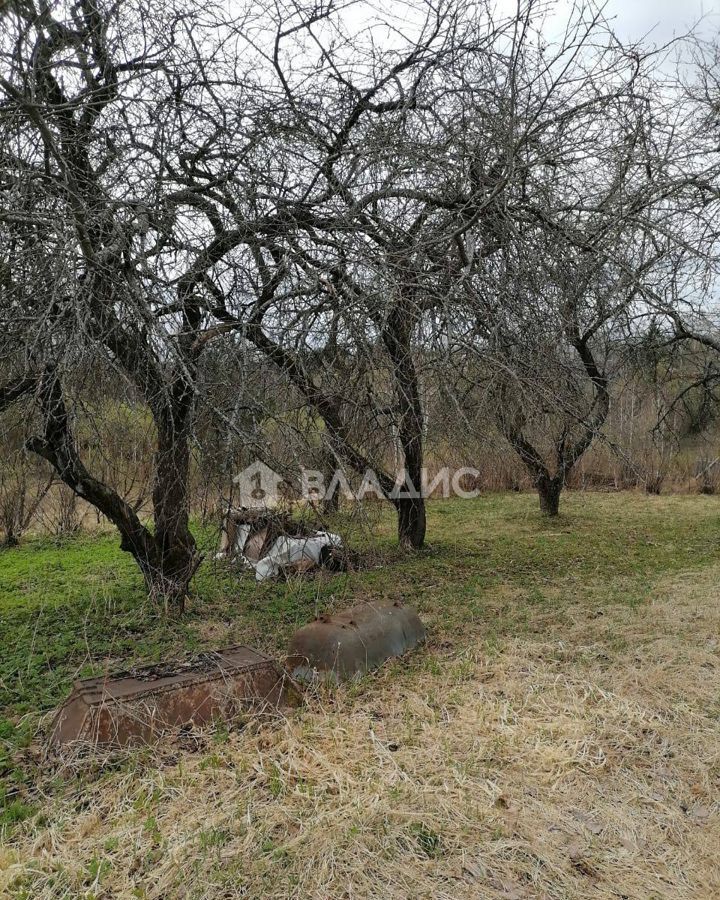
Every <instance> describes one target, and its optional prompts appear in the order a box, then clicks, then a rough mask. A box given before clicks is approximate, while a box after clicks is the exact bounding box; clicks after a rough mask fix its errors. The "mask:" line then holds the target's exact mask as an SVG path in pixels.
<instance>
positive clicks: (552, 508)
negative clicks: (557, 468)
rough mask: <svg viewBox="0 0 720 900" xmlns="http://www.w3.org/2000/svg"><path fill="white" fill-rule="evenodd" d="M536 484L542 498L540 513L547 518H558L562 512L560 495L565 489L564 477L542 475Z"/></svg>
mask: <svg viewBox="0 0 720 900" xmlns="http://www.w3.org/2000/svg"><path fill="white" fill-rule="evenodd" d="M536 483H537V490H538V496H539V497H540V511H541V512H542V514H543V515H545V516H550V517H554V516H557V515H558V513H559V512H560V493H561V491H562V489H563V479H562V477H561V476H558V475H555V476H554V477H550V476H549V475H541V476H540V478H539V479H538V480H537V482H536Z"/></svg>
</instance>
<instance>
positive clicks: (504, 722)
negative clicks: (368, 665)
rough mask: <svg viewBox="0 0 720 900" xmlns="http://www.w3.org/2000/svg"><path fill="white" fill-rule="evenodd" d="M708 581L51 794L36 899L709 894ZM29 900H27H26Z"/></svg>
mask: <svg viewBox="0 0 720 900" xmlns="http://www.w3.org/2000/svg"><path fill="white" fill-rule="evenodd" d="M719 583H720V568H710V569H706V570H704V571H701V572H693V573H689V574H688V575H687V576H676V577H674V578H672V579H670V580H666V581H664V582H663V583H662V589H661V590H660V591H656V592H655V599H654V601H653V603H652V604H651V605H650V606H645V607H640V608H637V609H630V608H628V607H619V606H611V607H608V606H606V607H603V610H602V614H600V612H599V611H596V612H595V613H593V612H592V610H590V611H589V610H588V608H587V605H585V606H580V605H578V606H577V607H575V606H572V605H571V606H570V608H569V618H570V620H571V621H572V625H571V627H570V628H569V629H568V630H567V635H566V637H565V639H564V640H563V641H562V642H561V643H558V642H552V643H550V642H543V641H538V640H533V639H529V638H522V639H515V640H511V641H508V642H506V643H504V644H503V645H502V646H499V647H497V649H496V650H493V652H492V653H487V652H485V653H480V652H478V651H477V650H476V649H474V648H476V647H477V646H479V642H478V640H477V638H476V636H474V635H472V634H469V633H468V634H466V635H463V636H458V638H457V639H456V640H454V641H453V643H452V645H451V644H449V643H448V642H445V643H442V644H440V643H439V644H436V645H431V646H430V647H429V648H428V649H427V650H423V651H420V652H419V653H416V654H415V655H413V656H412V657H411V658H410V659H408V660H404V661H402V662H401V663H398V664H395V665H393V666H390V667H387V668H386V669H385V670H383V671H382V672H380V673H379V674H378V675H377V676H376V677H374V678H372V679H369V680H368V681H366V682H365V683H364V684H363V685H362V687H361V689H358V688H350V689H346V690H341V691H340V692H338V693H336V694H334V695H325V696H319V697H317V698H315V699H313V700H312V701H311V702H310V704H309V706H308V707H306V708H305V709H304V710H302V711H300V712H299V713H298V714H296V715H294V716H293V717H292V718H290V719H287V720H284V721H280V722H275V723H273V722H269V723H265V724H262V725H258V726H253V727H250V728H247V729H246V730H245V731H244V732H239V733H231V734H230V736H229V737H228V738H227V740H224V741H223V742H218V743H214V744H212V745H211V748H210V750H209V751H206V752H204V753H198V754H190V753H181V754H180V755H179V756H178V758H177V759H176V760H175V761H174V762H173V761H168V760H167V759H166V760H164V761H163V762H162V763H161V764H159V765H148V764H146V763H145V764H143V765H142V766H134V767H130V768H126V769H124V770H121V771H116V772H112V773H109V774H107V775H106V776H105V777H104V778H102V779H100V780H94V781H93V782H92V784H90V785H89V786H88V787H86V788H84V789H83V793H82V795H81V796H73V797H67V796H66V797H64V798H63V799H49V800H48V805H47V810H46V812H47V823H46V825H45V826H44V827H41V828H40V829H38V828H37V827H35V828H34V829H33V830H30V829H29V828H28V829H27V830H26V831H25V832H24V833H23V832H21V833H20V835H19V836H16V837H17V840H16V841H15V843H14V844H13V845H12V846H10V845H5V846H2V845H0V893H1V892H5V894H6V895H8V896H27V897H32V898H38V900H40V898H59V897H68V898H70V897H72V898H76V897H98V898H100V897H103V898H106V897H107V898H132V897H146V898H153V900H160V898H163V900H164V898H185V897H187V898H190V897H197V898H213V900H217V898H235V897H251V898H288V897H301V898H318V900H320V898H333V900H334V898H438V900H440V898H447V900H458V898H504V900H511V898H516V900H519V898H546V897H547V898H562V900H571V898H594V900H595V898H597V900H605V898H608V900H609V898H622V897H625V898H637V900H648V898H653V897H655V898H708V900H709V898H714V897H718V896H720V867H719V866H718V862H717V853H718V848H719V847H720V815H719V807H718V783H719V779H720V740H719V736H720V729H719V727H718V714H719V713H720V655H719V652H718V637H719V636H720V629H719V625H720V606H719V605H718V603H717V596H718V591H717V585H718V584H719ZM23 892H24V894H23Z"/></svg>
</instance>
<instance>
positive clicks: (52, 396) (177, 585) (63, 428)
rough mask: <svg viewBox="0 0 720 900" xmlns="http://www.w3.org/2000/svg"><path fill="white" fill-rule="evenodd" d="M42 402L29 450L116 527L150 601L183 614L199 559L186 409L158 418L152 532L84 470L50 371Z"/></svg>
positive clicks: (108, 488)
mask: <svg viewBox="0 0 720 900" xmlns="http://www.w3.org/2000/svg"><path fill="white" fill-rule="evenodd" d="M41 403H42V409H43V415H44V429H43V432H44V433H43V436H42V437H37V438H34V439H33V440H31V441H29V443H28V446H29V449H31V450H32V451H34V452H35V453H38V454H39V455H40V456H42V457H43V458H44V459H46V460H47V461H48V462H49V463H50V464H51V465H52V466H53V467H54V468H55V470H56V472H57V473H58V476H59V477H60V479H61V480H62V481H63V482H64V483H65V484H66V485H68V487H70V488H71V489H72V490H73V491H74V492H75V493H76V494H77V495H78V496H79V497H81V498H82V499H83V500H85V501H86V502H88V503H90V504H92V505H93V506H94V507H95V508H96V509H98V510H99V511H100V512H101V513H102V514H103V515H104V516H105V517H106V518H108V519H109V520H110V521H111V522H112V523H113V525H115V526H116V528H117V529H118V531H119V532H120V536H121V542H120V547H121V549H122V550H125V551H126V552H128V553H130V554H132V556H133V558H134V559H135V561H136V562H137V564H138V566H139V568H140V571H141V572H142V574H143V578H144V579H145V584H146V586H147V589H148V592H149V594H150V596H151V597H152V598H153V600H154V601H155V602H157V603H158V604H159V605H160V606H162V608H163V609H164V611H165V612H166V613H169V612H174V613H180V612H182V611H183V609H184V606H185V598H186V596H187V592H188V587H189V584H190V581H191V579H192V577H193V575H194V573H195V570H196V569H197V567H198V565H199V563H200V561H201V557H200V555H199V554H198V553H197V549H196V545H195V539H194V538H193V536H192V534H191V533H190V529H189V524H188V492H187V483H188V469H189V459H190V447H189V435H188V432H187V424H188V422H189V416H190V410H189V408H188V417H187V418H186V419H183V417H182V416H180V417H179V418H178V417H176V418H175V419H173V420H172V424H171V425H169V424H168V423H169V421H170V420H165V421H164V422H163V421H162V417H161V421H160V422H159V425H158V450H157V454H156V475H155V487H154V490H153V505H154V512H155V531H154V533H153V532H151V531H150V530H149V529H148V528H146V526H145V525H143V523H142V522H141V521H140V519H139V518H138V516H137V513H136V512H135V510H134V509H133V508H132V507H131V506H130V504H129V503H127V502H126V501H125V500H124V499H123V498H122V497H121V496H120V495H119V494H118V493H117V492H116V491H114V490H113V489H112V488H110V487H109V486H108V485H106V484H104V483H103V482H101V481H99V480H98V479H96V478H94V477H93V476H92V475H91V474H90V472H88V470H87V469H86V468H85V465H84V463H83V462H82V460H81V459H80V456H79V454H78V452H77V447H76V444H75V440H74V438H73V436H72V433H71V430H70V423H69V419H68V414H67V410H66V408H65V401H64V398H63V394H62V387H61V384H60V380H59V378H58V376H57V374H56V373H54V372H52V371H50V372H48V373H46V375H45V377H44V378H43V382H42V386H41ZM180 411H182V410H180Z"/></svg>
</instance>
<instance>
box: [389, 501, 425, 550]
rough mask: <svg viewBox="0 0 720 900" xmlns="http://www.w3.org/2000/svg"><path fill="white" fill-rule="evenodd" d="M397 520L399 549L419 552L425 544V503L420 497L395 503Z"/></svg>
mask: <svg viewBox="0 0 720 900" xmlns="http://www.w3.org/2000/svg"><path fill="white" fill-rule="evenodd" d="M395 509H396V510H397V519H398V540H399V542H400V546H401V547H405V548H406V549H408V550H420V548H421V547H422V546H423V544H424V543H425V527H426V523H425V501H424V500H423V498H422V497H412V498H407V499H398V500H396V501H395Z"/></svg>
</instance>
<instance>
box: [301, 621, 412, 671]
mask: <svg viewBox="0 0 720 900" xmlns="http://www.w3.org/2000/svg"><path fill="white" fill-rule="evenodd" d="M424 640H425V627H424V625H423V624H422V622H421V621H420V617H419V616H418V614H417V612H416V611H415V610H414V609H413V608H412V607H410V606H403V605H402V604H400V603H393V604H391V605H378V604H373V603H363V604H360V605H359V606H353V607H352V608H351V609H346V610H343V611H342V612H339V613H336V614H335V615H333V616H320V618H318V619H316V620H315V621H314V622H311V623H310V624H309V625H305V626H304V627H303V628H301V629H300V630H299V631H296V632H295V635H294V636H293V638H292V640H291V641H290V647H289V650H288V659H287V662H286V665H287V667H288V671H290V672H291V673H292V676H293V678H294V679H296V680H297V681H301V682H307V681H309V680H312V679H313V678H316V677H318V676H320V677H323V678H329V679H331V680H333V681H344V680H347V679H350V678H356V677H358V676H360V675H362V674H364V673H365V672H368V671H370V670H372V669H377V668H378V667H379V666H381V665H382V664H383V663H384V662H385V661H386V660H388V659H390V658H391V657H393V656H400V655H402V654H403V653H406V652H407V651H408V650H412V648H413V647H416V646H417V645H418V644H419V643H421V642H422V641H424Z"/></svg>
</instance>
